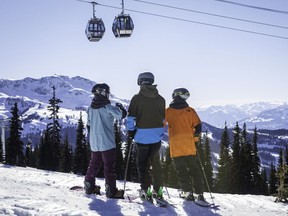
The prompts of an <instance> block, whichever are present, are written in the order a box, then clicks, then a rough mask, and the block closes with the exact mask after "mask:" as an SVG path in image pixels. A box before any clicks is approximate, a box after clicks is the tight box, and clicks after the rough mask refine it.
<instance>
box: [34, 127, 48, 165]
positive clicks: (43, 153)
mask: <svg viewBox="0 0 288 216" xmlns="http://www.w3.org/2000/svg"><path fill="white" fill-rule="evenodd" d="M48 141H49V139H48V134H47V130H44V131H43V133H42V135H41V140H40V146H39V155H38V160H37V166H36V167H37V168H38V169H44V170H47V169H48V168H49V167H48V164H49V154H50V149H49V147H50V145H49V143H48Z"/></svg>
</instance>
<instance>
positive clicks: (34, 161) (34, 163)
mask: <svg viewBox="0 0 288 216" xmlns="http://www.w3.org/2000/svg"><path fill="white" fill-rule="evenodd" d="M31 152H32V153H31V160H30V161H31V167H35V168H36V167H37V161H38V158H39V148H38V145H35V147H34V149H33V148H31Z"/></svg>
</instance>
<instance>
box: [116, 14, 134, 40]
mask: <svg viewBox="0 0 288 216" xmlns="http://www.w3.org/2000/svg"><path fill="white" fill-rule="evenodd" d="M133 30H134V24H133V21H132V19H131V17H130V16H129V15H128V14H120V15H118V16H117V17H115V19H114V22H113V25H112V31H113V34H114V35H115V37H116V38H121V37H130V36H131V34H132V33H133Z"/></svg>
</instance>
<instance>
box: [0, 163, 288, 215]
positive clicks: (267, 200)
mask: <svg viewBox="0 0 288 216" xmlns="http://www.w3.org/2000/svg"><path fill="white" fill-rule="evenodd" d="M83 180H84V177H83V176H77V175H74V174H67V173H60V172H51V171H43V170H37V169H34V168H22V167H13V166H7V165H2V164H0V182H1V188H0V216H4V215H13V216H14V215H17V216H32V215H33V216H34V215H37V216H38V215H41V216H42V215H49V216H50V215H51V216H52V215H63V216H82V215H105V216H121V215H125V216H126V215H128V216H129V215H131V216H132V215H133V216H134V215H140V216H144V215H145V216H146V215H152V216H153V215H157V216H162V215H163V216H164V215H197V216H212V215H227V216H228V215H229V216H230V215H231V216H232V215H233V216H234V215H236V216H247V215H249V216H254V215H255V216H256V215H259V216H260V215H261V216H263V215H267V216H288V205H287V204H286V205H285V204H283V203H275V202H274V200H275V198H274V197H271V196H256V195H232V194H217V193H213V194H212V196H213V197H214V202H215V204H217V205H219V207H218V208H215V209H210V208H204V207H200V206H197V205H196V204H194V203H191V202H189V201H185V200H183V199H180V198H179V197H178V194H177V190H176V189H171V188H168V192H169V195H170V198H168V194H167V193H166V191H165V190H164V192H165V193H164V197H165V198H166V199H167V200H168V201H169V202H170V203H171V204H174V205H175V207H173V206H168V207H166V208H161V207H156V206H154V205H152V204H150V203H147V202H142V201H141V200H140V199H139V198H137V199H135V200H133V201H132V202H129V201H128V199H121V200H116V199H107V198H106V196H105V194H104V188H105V187H104V184H105V181H104V179H99V178H98V179H97V184H98V185H100V186H101V192H102V195H101V196H95V195H85V194H84V192H83V191H69V188H70V187H72V186H75V185H81V186H82V185H83ZM117 186H118V188H123V181H117ZM138 188H139V184H138V183H131V182H127V184H126V189H127V191H126V194H131V196H137V194H138V192H137V189H138ZM204 195H205V198H206V199H207V201H209V202H212V200H211V197H210V194H209V193H205V194H204Z"/></svg>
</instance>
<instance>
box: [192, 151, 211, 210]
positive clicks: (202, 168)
mask: <svg viewBox="0 0 288 216" xmlns="http://www.w3.org/2000/svg"><path fill="white" fill-rule="evenodd" d="M195 146H196V145H195ZM196 150H197V147H196ZM197 152H198V153H199V151H198V150H197ZM197 158H198V160H199V163H200V166H201V170H202V172H203V176H204V179H205V182H206V185H207V188H208V190H209V193H210V197H211V199H212V203H213V205H215V203H214V198H213V196H212V193H211V190H210V186H209V183H208V180H207V177H206V174H205V170H204V167H203V165H202V161H201V158H200V154H197Z"/></svg>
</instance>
